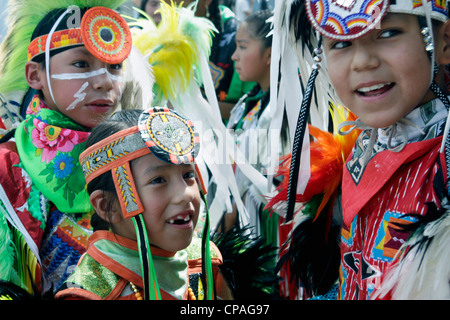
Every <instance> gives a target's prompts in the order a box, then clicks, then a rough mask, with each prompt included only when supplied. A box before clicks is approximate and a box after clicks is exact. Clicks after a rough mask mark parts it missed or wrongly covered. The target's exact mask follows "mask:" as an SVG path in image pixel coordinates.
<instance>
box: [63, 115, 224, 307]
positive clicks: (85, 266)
mask: <svg viewBox="0 0 450 320" xmlns="http://www.w3.org/2000/svg"><path fill="white" fill-rule="evenodd" d="M137 123H139V124H138V126H136V124H137ZM87 146H88V149H87V150H86V151H85V152H84V153H83V154H82V155H81V156H80V162H81V164H82V165H83V168H84V172H85V176H86V180H87V183H88V185H87V188H88V192H89V194H90V200H91V203H92V205H93V207H94V208H95V211H96V215H97V217H96V218H93V224H94V227H96V226H97V223H96V222H97V221H100V222H101V223H102V224H104V223H105V222H107V225H106V226H103V227H101V228H100V229H104V230H99V231H96V232H94V234H93V235H92V236H91V238H90V246H89V248H88V251H87V253H86V254H85V255H84V256H83V258H82V259H81V260H80V262H79V264H78V267H77V268H76V269H75V271H74V272H73V274H72V275H71V276H70V277H69V279H68V281H67V282H66V284H65V287H66V289H65V290H63V291H60V292H59V293H58V294H57V295H56V297H57V298H58V299H107V300H111V299H119V300H121V299H138V300H141V299H143V298H145V299H157V300H159V299H163V300H173V299H178V300H183V299H184V300H185V299H197V298H200V299H203V295H205V298H206V297H210V295H211V294H212V297H214V294H213V290H216V291H217V295H218V296H221V297H222V298H230V296H229V293H228V291H227V286H226V285H225V283H224V282H223V278H222V277H221V276H220V273H218V269H217V266H218V264H220V263H221V255H220V252H219V251H218V250H217V248H216V247H215V246H214V245H213V244H212V243H211V246H212V250H211V258H210V263H212V266H213V269H212V270H211V272H213V273H214V279H215V285H211V282H210V281H209V280H208V277H210V276H212V274H211V275H210V274H208V275H207V277H206V279H207V280H205V278H204V277H203V276H200V274H204V273H205V272H206V273H208V272H209V271H208V267H207V266H206V267H205V269H203V270H202V260H203V262H205V263H206V265H207V264H208V261H204V259H206V260H209V259H208V258H207V256H208V255H209V253H208V251H209V249H208V248H206V250H207V251H206V252H204V253H203V254H202V253H201V252H200V248H201V247H203V245H202V244H201V239H199V238H196V236H195V235H194V228H195V225H196V223H197V219H198V215H199V210H200V201H201V193H202V192H203V191H201V190H202V189H203V187H202V184H201V177H199V176H198V172H197V170H196V166H195V163H194V157H195V156H196V155H197V153H198V147H199V143H198V137H197V136H196V134H195V131H194V128H193V126H192V124H191V122H190V121H187V120H185V119H184V118H183V117H182V116H180V115H179V114H177V113H176V112H175V111H169V109H167V108H159V107H155V108H152V109H149V110H147V111H144V112H141V111H137V110H124V111H119V112H117V113H115V114H114V115H113V116H112V117H111V119H110V120H108V121H106V122H104V123H102V124H101V125H99V126H98V127H97V128H96V129H95V130H94V132H93V134H92V135H91V136H90V137H89V139H88V141H87ZM122 166H124V170H122V171H120V170H121V168H122ZM118 170H119V171H118ZM116 175H117V178H116ZM98 218H100V219H98ZM130 218H131V219H130ZM132 221H134V223H135V227H134V226H133V223H132ZM141 222H142V223H141ZM140 228H142V229H143V231H142V230H140ZM142 233H144V234H142ZM204 233H205V234H206V235H208V234H209V232H208V229H207V228H206V229H205V231H204ZM142 236H144V237H142ZM146 237H147V238H148V241H146V240H142V239H145V238H146ZM205 241H206V242H207V241H208V240H207V239H205ZM147 242H148V243H147ZM147 245H149V246H151V249H150V250H151V253H149V256H148V257H147V258H143V256H145V255H146V254H147V252H146V250H142V249H141V248H142V246H147ZM185 249H186V250H185ZM202 258H203V259H202ZM147 259H148V260H149V261H151V262H150V263H149V264H148V267H149V269H150V271H149V270H146V267H147V266H146V262H145V261H146V260H147ZM141 264H142V267H143V268H142V271H141ZM92 268H94V269H95V270H99V269H101V270H102V272H101V274H108V275H109V276H107V277H100V276H99V277H94V278H93V277H92V276H90V275H91V272H89V270H94V269H92ZM152 269H153V271H152ZM146 272H154V274H153V275H151V277H153V279H150V281H148V279H146V278H147V277H146V274H145V273H146ZM105 281H106V282H107V283H108V286H106V287H108V288H109V289H108V290H101V289H100V288H105V286H104V285H103V284H104V283H105ZM214 287H215V288H214ZM202 288H203V289H202ZM159 289H161V291H160V290H159ZM153 290H154V292H152V291H153ZM202 290H204V291H205V292H202ZM224 293H225V294H224ZM152 294H154V296H152Z"/></svg>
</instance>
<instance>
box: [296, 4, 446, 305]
mask: <svg viewBox="0 0 450 320" xmlns="http://www.w3.org/2000/svg"><path fill="white" fill-rule="evenodd" d="M291 3H293V4H294V5H293V6H292V8H294V9H293V11H292V12H294V14H293V15H292V16H295V18H293V19H292V21H291V24H292V25H293V26H292V27H293V28H295V29H296V30H295V33H296V34H295V37H296V41H297V40H301V41H302V42H303V44H310V45H311V44H312V46H315V48H316V49H315V50H314V54H315V55H316V56H315V59H314V61H315V66H314V68H313V71H312V72H311V77H310V79H311V81H309V82H308V87H307V88H306V90H305V96H306V95H307V94H308V93H310V92H311V91H310V90H311V89H312V88H313V86H314V80H315V77H316V76H317V77H318V74H322V75H326V76H327V77H328V78H327V79H328V80H329V81H330V83H326V85H331V86H332V87H328V88H327V89H326V90H327V94H329V95H330V96H333V97H334V102H339V103H341V104H342V105H344V106H345V107H347V108H348V109H349V110H351V111H352V112H353V113H354V114H355V115H356V116H357V117H358V119H357V120H356V121H351V122H350V121H348V122H345V123H342V124H341V126H340V132H341V133H342V134H343V135H345V134H348V133H349V132H350V131H352V130H354V129H355V128H356V129H360V130H361V131H362V132H361V134H360V135H359V137H358V139H357V141H356V144H355V146H354V149H353V150H352V152H351V154H350V156H349V157H348V159H347V161H346V163H345V164H344V167H343V170H342V177H343V178H342V184H341V188H342V203H341V204H342V215H343V223H342V230H341V235H340V239H339V241H340V255H341V257H340V260H341V261H340V270H339V285H338V286H337V291H338V297H339V298H341V299H362V300H365V299H373V298H380V297H382V298H387V299H390V298H393V299H448V298H449V297H450V287H449V278H448V277H449V272H448V270H449V267H448V266H449V264H448V259H449V254H448V253H449V250H448V235H449V233H448V230H449V229H448V226H449V211H448V177H449V175H448V164H449V160H450V157H449V144H448V142H449V140H448V135H447V134H448V125H449V120H448V112H449V108H450V100H449V98H448V90H447V85H446V81H445V67H444V66H445V65H446V64H448V63H449V62H450V55H449V50H448V49H449V41H448V40H449V38H448V35H449V32H450V28H449V23H448V13H447V3H446V2H445V1H406V0H405V1H293V2H291ZM311 26H312V27H311ZM316 32H317V33H316ZM315 35H317V37H315ZM317 38H320V40H319V41H317V40H318V39H317ZM299 42H300V41H299ZM300 47H301V45H299V46H298V47H297V48H298V49H297V50H299V51H301V50H300V49H299V48H300ZM322 53H323V55H322ZM322 58H324V59H323V60H326V63H320V62H321V61H322ZM324 62H325V61H324ZM319 69H320V70H319ZM302 76H303V75H302ZM316 83H317V84H316V86H319V84H318V83H319V81H316ZM324 87H326V86H324ZM332 99H333V98H332ZM306 100H307V99H305V98H304V101H306ZM303 106H306V108H302V109H301V111H300V112H301V113H300V114H301V115H302V112H307V110H308V108H309V106H307V104H302V107H303ZM299 119H300V118H299ZM307 119H308V117H307V116H306V121H307ZM300 122H301V121H299V123H300ZM303 124H306V122H303ZM349 126H350V127H349ZM299 132H300V131H299ZM298 141H301V139H299V140H298ZM295 144H296V142H295V141H294V145H295ZM297 150H301V147H300V148H298V149H297ZM294 154H295V152H294ZM297 154H298V153H297ZM313 165H314V163H311V166H313ZM293 167H294V166H293ZM311 171H312V170H311ZM301 178H302V176H300V177H299V179H301ZM294 179H295V180H297V176H295V178H294ZM307 188H308V187H307ZM293 190H294V191H295V187H294V188H293ZM294 196H295V195H294ZM289 213H291V214H292V212H288V214H289ZM301 215H302V214H301V213H300V214H298V216H297V219H296V220H297V222H298V224H299V225H300V224H301V221H300V219H302V218H298V217H300V216H301ZM305 215H306V214H305ZM294 219H295V218H294ZM296 227H297V228H298V226H296ZM299 229H300V228H298V230H299ZM294 233H295V231H294ZM297 239H299V238H298V237H297ZM300 241H301V240H299V242H300ZM296 245H299V243H296ZM325 258H326V257H325ZM336 280H337V279H336Z"/></svg>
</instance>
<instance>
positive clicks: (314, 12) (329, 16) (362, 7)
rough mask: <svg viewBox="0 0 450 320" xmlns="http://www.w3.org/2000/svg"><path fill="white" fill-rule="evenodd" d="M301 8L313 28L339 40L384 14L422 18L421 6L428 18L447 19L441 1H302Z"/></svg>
mask: <svg viewBox="0 0 450 320" xmlns="http://www.w3.org/2000/svg"><path fill="white" fill-rule="evenodd" d="M424 3H425V4H424ZM305 6H306V11H307V14H308V18H309V20H310V22H311V24H312V26H313V27H314V29H316V30H317V31H319V32H320V33H321V34H322V35H324V36H325V37H327V38H331V39H336V40H343V41H346V40H352V39H357V38H359V37H361V36H363V35H364V34H366V33H367V32H369V31H370V30H372V29H374V28H375V27H376V26H377V25H379V23H380V22H381V20H382V19H383V17H384V15H385V14H386V13H388V12H391V13H405V14H414V15H418V16H426V15H427V11H426V7H425V6H430V8H429V10H428V12H429V14H430V17H431V18H433V19H436V20H438V21H442V22H444V21H446V20H447V10H446V6H447V2H446V1H444V0H431V1H427V0H424V1H422V0H401V1H400V0H306V4H305Z"/></svg>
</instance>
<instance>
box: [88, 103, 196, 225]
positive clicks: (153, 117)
mask: <svg viewBox="0 0 450 320" xmlns="http://www.w3.org/2000/svg"><path fill="white" fill-rule="evenodd" d="M199 149H200V139H199V136H198V133H197V132H196V131H195V129H194V126H193V124H192V122H191V121H190V120H187V119H185V118H184V117H182V116H181V115H180V114H178V113H177V112H175V111H173V110H170V109H168V108H162V107H154V108H151V109H148V110H146V111H144V112H143V113H142V114H141V116H140V117H139V122H138V125H137V126H134V127H132V128H129V129H125V130H122V131H119V132H117V133H115V134H113V135H112V136H110V137H108V138H106V139H104V140H102V141H100V142H98V143H96V144H94V145H92V146H91V147H89V148H88V149H86V150H85V151H84V152H83V153H82V154H81V155H80V164H81V167H82V169H83V173H84V176H85V179H86V182H87V183H89V182H90V181H92V180H93V179H94V178H96V177H98V176H99V175H101V174H103V173H105V172H108V171H111V173H112V177H113V180H114V183H115V188H116V191H117V195H118V198H119V202H120V205H121V208H122V212H123V216H124V217H125V218H130V217H134V216H136V215H138V214H140V213H142V212H143V207H142V204H141V201H140V199H139V195H138V193H137V191H136V186H135V184H134V179H133V176H132V175H131V168H130V162H131V160H133V159H136V158H139V157H142V156H144V155H146V154H149V153H152V154H154V155H155V156H156V157H157V158H158V159H160V160H162V161H165V162H168V163H172V164H175V165H178V164H188V163H194V158H195V157H196V156H197V154H198V152H199ZM197 174H198V175H199V172H198V170H197ZM199 178H200V179H199V180H200V183H201V187H202V189H203V190H204V187H203V185H202V181H201V177H199Z"/></svg>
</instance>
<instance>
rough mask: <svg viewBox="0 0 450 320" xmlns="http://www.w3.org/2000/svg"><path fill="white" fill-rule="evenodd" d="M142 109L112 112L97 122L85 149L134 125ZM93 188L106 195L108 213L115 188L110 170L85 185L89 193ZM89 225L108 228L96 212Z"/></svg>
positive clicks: (96, 228) (114, 197) (98, 228)
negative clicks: (105, 119)
mask: <svg viewBox="0 0 450 320" xmlns="http://www.w3.org/2000/svg"><path fill="white" fill-rule="evenodd" d="M141 113H142V110H120V111H117V112H116V113H114V114H113V115H112V116H111V117H110V118H109V119H108V120H107V121H104V122H102V123H101V124H99V125H98V126H97V127H96V128H94V130H93V131H92V133H91V135H90V136H89V138H88V139H87V141H86V149H87V148H89V147H90V146H92V145H94V144H96V143H97V142H100V141H102V140H103V139H106V138H108V137H109V136H111V135H113V134H115V133H117V132H119V131H121V130H125V129H128V128H131V127H133V126H136V125H137V123H138V120H139V116H140V115H141ZM95 190H102V191H103V192H104V195H105V197H107V199H108V200H109V201H108V206H107V209H106V211H107V212H108V213H109V212H110V211H111V209H112V204H113V201H114V200H115V199H116V197H117V196H116V189H115V187H114V181H113V178H112V175H111V173H110V172H105V173H104V174H102V175H100V176H98V177H96V178H95V179H93V180H92V181H91V182H89V184H88V185H87V192H88V194H89V195H90V194H91V193H92V192H94V191H95ZM91 225H92V227H93V228H94V231H96V230H108V229H109V228H110V225H109V223H108V222H107V221H105V220H103V219H101V218H100V217H99V216H98V215H97V214H96V213H95V214H94V215H93V216H92V219H91Z"/></svg>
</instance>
